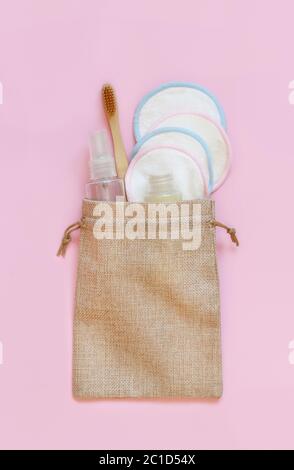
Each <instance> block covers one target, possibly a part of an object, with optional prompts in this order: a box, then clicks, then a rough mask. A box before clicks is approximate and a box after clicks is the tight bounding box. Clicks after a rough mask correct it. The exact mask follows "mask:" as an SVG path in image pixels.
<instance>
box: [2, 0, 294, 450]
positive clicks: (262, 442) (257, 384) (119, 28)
mask: <svg viewBox="0 0 294 470" xmlns="http://www.w3.org/2000/svg"><path fill="white" fill-rule="evenodd" d="M0 11H1V16H0V80H1V82H2V83H3V87H4V101H3V104H2V105H1V106H0V162H1V168H0V171H1V185H0V191H1V195H0V196H1V197H0V201H1V248H2V249H1V263H0V267H1V279H0V285H1V304H0V340H1V341H2V343H3V354H4V357H3V364H2V365H0V427H1V429H0V446H1V448H24V449H29V448H70V449H71V448H85V449H88V448H89V449H91V448H96V449H114V448H118V449H132V448H138V449H144V448H145V449H152V448H153V449H160V448H161V449H162V448H166V449H189V448H195V449H197V448H198V449H206V448H208V449H209V448H220V449H226V448H294V438H293V427H294V366H293V365H291V364H290V362H289V360H288V355H289V352H290V350H289V342H290V341H291V340H292V339H294V297H293V290H294V288H293V263H294V253H293V228H294V222H293V206H292V203H293V196H294V189H293V177H294V155H293V153H294V136H293V128H294V106H291V105H290V104H289V102H288V94H289V91H288V83H289V82H290V81H291V80H293V78H294V67H293V50H292V49H293V47H294V29H293V17H294V5H293V1H291V0H279V1H277V0H276V1H270V2H269V1H267V0H263V1H262V0H259V1H256V0H246V1H245V0H244V1H241V0H239V1H237V0H218V1H216V0H182V1H181V2H171V1H168V0H161V1H159V0H144V1H142V0H141V1H140V2H138V1H136V0H124V1H116V2H114V1H108V0H104V1H101V0H100V1H99V0H98V1H97V0H42V1H40V0H18V1H16V0H6V1H3V0H1V2H0ZM106 80H107V81H111V82H112V83H113V85H114V86H115V88H116V90H117V95H118V97H119V109H120V115H121V118H122V132H123V136H124V139H125V142H126V146H127V149H128V151H130V150H131V148H132V145H133V135H132V116H133V112H134V108H135V105H136V104H137V102H138V100H139V99H140V98H141V97H142V95H143V94H144V93H145V92H147V91H149V90H150V89H152V88H153V87H155V86H157V85H159V84H161V83H162V82H165V81H169V80H186V81H194V82H197V83H200V84H202V85H204V86H206V87H208V88H209V89H211V90H212V91H213V92H214V93H215V94H216V95H217V96H218V98H219V100H220V101H221V103H222V104H223V106H224V109H225V112H226V115H227V120H228V127H229V135H230V138H231V141H232V146H233V150H234V161H233V169H232V172H231V175H230V177H229V179H228V180H227V182H226V183H225V185H224V186H223V187H222V188H221V189H220V190H219V191H218V192H217V193H216V194H215V200H216V203H217V217H218V219H219V220H222V221H224V222H227V223H228V224H232V225H234V226H236V227H237V228H238V234H239V237H240V242H241V246H240V248H239V249H236V248H234V246H233V245H231V242H230V240H229V239H228V238H227V235H226V234H224V233H221V231H219V232H218V243H219V270H220V281H221V291H222V296H221V301H222V302H221V303H222V335H223V364H224V395H223V398H222V399H221V400H219V401H218V402H216V403H213V402H209V401H208V402H205V401H200V400H199V401H153V402H152V401H151V402H150V401H149V402H148V401H100V402H90V403H79V402H76V401H75V400H74V399H73V398H72V396H71V331H72V313H73V296H74V280H75V268H76V258H77V238H78V236H77V235H76V236H75V243H72V245H71V246H70V247H69V250H68V253H67V257H66V259H65V260H62V259H60V258H57V257H56V256H55V253H56V250H57V247H58V244H59V241H60V237H61V234H62V232H63V230H64V228H65V227H66V226H67V225H68V224H70V223H72V222H74V221H75V220H76V219H78V218H79V215H80V206H81V198H82V196H83V191H84V185H85V182H86V179H87V140H88V135H89V132H90V131H91V130H93V129H95V128H101V126H103V125H104V120H103V116H102V112H101V104H100V99H99V92H100V87H101V85H102V84H103V82H104V81H106Z"/></svg>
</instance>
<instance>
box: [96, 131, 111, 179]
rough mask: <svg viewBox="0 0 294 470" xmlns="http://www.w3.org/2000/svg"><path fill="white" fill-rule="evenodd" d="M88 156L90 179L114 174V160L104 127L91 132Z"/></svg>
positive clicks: (109, 176) (108, 176)
mask: <svg viewBox="0 0 294 470" xmlns="http://www.w3.org/2000/svg"><path fill="white" fill-rule="evenodd" d="M90 156H91V159H90V175H91V179H92V180H96V179H102V178H113V177H114V176H116V168H115V161H114V158H113V153H112V149H111V144H110V140H109V137H108V134H107V132H106V130H105V129H103V130H101V131H97V132H94V133H93V134H91V137H90Z"/></svg>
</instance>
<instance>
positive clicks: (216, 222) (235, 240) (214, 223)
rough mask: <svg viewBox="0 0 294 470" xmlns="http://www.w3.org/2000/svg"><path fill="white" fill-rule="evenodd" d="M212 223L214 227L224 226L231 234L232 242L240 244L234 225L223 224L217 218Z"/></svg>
mask: <svg viewBox="0 0 294 470" xmlns="http://www.w3.org/2000/svg"><path fill="white" fill-rule="evenodd" d="M210 225H211V226H212V227H221V228H224V229H225V230H226V232H227V233H228V234H229V235H230V237H231V240H232V242H233V243H235V244H236V246H239V240H238V238H237V235H236V229H234V228H232V227H228V226H227V225H225V224H222V223H221V222H218V221H217V220H211V221H210Z"/></svg>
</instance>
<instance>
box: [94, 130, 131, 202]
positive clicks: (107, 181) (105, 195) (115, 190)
mask: <svg viewBox="0 0 294 470" xmlns="http://www.w3.org/2000/svg"><path fill="white" fill-rule="evenodd" d="M89 164H90V181H89V183H87V184H86V191H85V193H86V194H85V195H86V198H87V199H92V200H95V201H115V200H116V197H118V196H120V198H124V199H125V187H124V181H123V180H122V179H121V178H118V177H117V174H116V168H115V161H114V157H113V154H112V150H111V145H110V141H109V138H108V135H107V132H106V130H105V129H103V130H102V131H99V132H95V133H94V134H92V135H91V138H90V162H89Z"/></svg>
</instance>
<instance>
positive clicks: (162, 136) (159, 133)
mask: <svg viewBox="0 0 294 470" xmlns="http://www.w3.org/2000/svg"><path fill="white" fill-rule="evenodd" d="M156 147H172V148H174V149H175V150H176V149H178V150H182V151H183V152H185V153H186V154H189V155H190V156H191V157H192V158H193V159H194V160H195V161H196V162H197V164H198V165H199V166H200V167H201V171H202V173H203V175H204V178H205V183H206V185H207V187H208V192H209V193H210V192H211V190H212V186H213V171H212V164H211V163H212V158H211V154H210V150H209V148H208V146H207V144H206V143H205V142H204V141H203V139H202V138H201V137H200V136H198V135H197V134H195V133H194V132H192V131H190V130H188V129H180V128H174V127H165V128H162V129H155V130H154V131H153V132H150V133H149V134H146V135H145V136H144V137H143V138H142V139H141V140H140V141H139V142H137V144H136V145H135V147H134V148H133V151H132V153H131V157H132V158H133V157H135V156H136V155H137V153H138V152H144V151H146V150H148V149H150V148H152V149H153V148H156Z"/></svg>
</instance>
